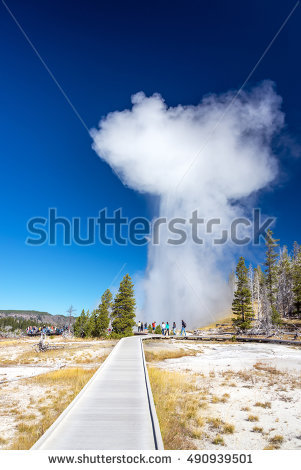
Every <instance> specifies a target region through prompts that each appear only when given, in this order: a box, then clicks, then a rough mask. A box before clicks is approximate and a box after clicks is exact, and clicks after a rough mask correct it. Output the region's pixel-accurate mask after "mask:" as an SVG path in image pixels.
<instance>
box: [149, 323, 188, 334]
mask: <svg viewBox="0 0 301 470" xmlns="http://www.w3.org/2000/svg"><path fill="white" fill-rule="evenodd" d="M186 326H187V325H186V323H185V322H184V320H182V324H181V333H180V336H182V335H183V334H184V336H186ZM152 330H153V333H155V330H156V322H155V321H154V322H153V323H152ZM170 330H171V327H170V325H169V322H168V321H167V322H166V323H165V322H164V321H163V322H162V324H161V334H162V335H163V336H169V335H170ZM172 334H173V335H176V334H177V324H176V322H173V324H172Z"/></svg>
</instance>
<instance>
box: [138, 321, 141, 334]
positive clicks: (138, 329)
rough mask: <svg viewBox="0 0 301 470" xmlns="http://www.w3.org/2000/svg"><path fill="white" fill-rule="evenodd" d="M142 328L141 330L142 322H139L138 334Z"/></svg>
mask: <svg viewBox="0 0 301 470" xmlns="http://www.w3.org/2000/svg"><path fill="white" fill-rule="evenodd" d="M140 328H141V321H138V333H139V331H140Z"/></svg>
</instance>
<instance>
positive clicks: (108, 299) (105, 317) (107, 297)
mask: <svg viewBox="0 0 301 470" xmlns="http://www.w3.org/2000/svg"><path fill="white" fill-rule="evenodd" d="M112 299H113V296H112V294H111V291H110V289H107V290H106V291H105V292H104V293H103V295H102V296H101V303H100V305H99V306H98V309H97V312H98V317H97V322H96V323H97V336H105V335H106V334H107V330H108V328H109V324H110V313H111V308H112Z"/></svg>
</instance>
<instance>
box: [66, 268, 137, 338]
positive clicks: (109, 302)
mask: <svg viewBox="0 0 301 470" xmlns="http://www.w3.org/2000/svg"><path fill="white" fill-rule="evenodd" d="M135 306H136V301H135V295H134V284H133V283H132V280H131V278H130V276H129V275H128V274H126V275H125V276H124V278H123V279H122V281H121V283H120V286H119V290H118V292H117V294H116V296H115V299H113V295H112V293H111V291H110V289H107V290H106V291H105V292H104V293H103V295H102V297H101V302H100V304H99V305H98V307H97V308H96V309H95V310H93V311H92V312H91V313H90V312H89V310H87V311H85V310H84V309H83V310H82V312H81V314H80V316H79V317H78V318H77V319H76V321H75V324H74V334H75V336H78V337H82V338H85V337H92V338H93V337H94V338H99V337H101V336H107V335H108V328H109V325H110V323H111V328H112V333H111V336H112V337H122V336H131V335H132V334H133V331H132V330H133V327H134V325H135V320H134V318H135Z"/></svg>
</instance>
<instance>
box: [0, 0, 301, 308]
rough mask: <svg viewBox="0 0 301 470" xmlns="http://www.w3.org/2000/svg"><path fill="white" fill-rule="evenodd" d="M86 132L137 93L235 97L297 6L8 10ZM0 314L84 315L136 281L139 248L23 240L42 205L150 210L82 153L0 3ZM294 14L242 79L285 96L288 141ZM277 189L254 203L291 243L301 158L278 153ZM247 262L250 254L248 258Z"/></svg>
mask: <svg viewBox="0 0 301 470" xmlns="http://www.w3.org/2000/svg"><path fill="white" fill-rule="evenodd" d="M6 3H7V5H8V6H9V8H10V9H11V10H12V12H13V13H14V15H15V16H16V18H17V19H18V21H19V22H20V24H21V25H22V27H23V28H24V30H25V31H26V33H27V34H28V36H29V37H30V39H31V40H32V42H33V44H34V45H35V46H36V48H37V49H38V51H39V53H40V54H41V56H42V57H43V59H44V60H45V62H46V63H47V65H48V66H49V68H50V69H51V70H52V72H53V74H54V75H55V77H56V79H57V80H58V82H59V83H60V84H61V86H62V87H63V89H64V90H65V92H66V93H67V94H68V96H69V97H70V99H71V101H72V102H73V104H74V106H75V107H76V108H77V109H78V111H79V113H80V115H81V116H82V118H83V119H84V121H85V122H86V124H87V126H88V128H91V127H94V126H96V125H97V123H98V121H99V119H100V118H101V117H102V116H104V115H105V114H107V113H108V112H110V111H114V110H118V109H120V110H121V109H124V108H125V107H129V106H130V96H131V95H132V94H133V93H135V92H137V91H140V90H143V91H144V92H145V93H146V94H152V93H154V92H159V93H161V94H162V95H163V97H164V98H165V100H166V102H167V104H168V105H172V106H173V105H177V104H178V103H182V104H197V103H198V102H199V101H200V99H201V97H202V96H203V95H204V94H206V93H209V92H217V93H219V92H224V91H227V90H228V89H235V88H239V87H240V86H241V85H242V83H243V82H244V80H245V78H246V77H247V75H248V73H249V72H250V70H251V69H252V67H253V66H254V65H255V63H256V62H257V60H258V59H259V57H260V56H261V54H262V53H263V51H264V49H265V48H266V46H267V45H268V43H269V42H270V40H271V39H272V37H273V36H274V34H275V33H276V32H277V30H278V28H279V27H280V25H281V23H282V22H283V21H284V19H285V18H286V16H287V15H288V14H289V12H290V10H291V9H292V8H293V6H294V4H295V3H296V2H295V1H291V0H288V1H287V2H282V1H276V2H275V1H274V0H273V1H272V0H271V1H270V0H265V1H264V2H263V1H261V0H252V1H244V2H242V1H239V0H237V1H234V0H229V1H227V2H225V1H224V0H210V1H209V0H207V1H201V0H187V1H185V2H183V1H170V0H169V1H164V0H160V1H156V0H155V1H145V2H141V1H139V2H138V1H137V2H135V1H126V2H124V1H114V0H113V1H110V2H106V1H102V0H98V1H97V0H85V1H83V0H81V1H74V0H72V1H71V0H51V1H48V0H44V1H43V2H40V1H38V0H35V1H32V0H29V1H26V2H24V1H20V0H7V1H6ZM0 9H1V15H0V31H1V44H2V47H1V50H0V61H1V76H0V80H1V86H0V100H1V118H0V119H1V143H0V146H1V147H0V152H1V161H0V197H1V207H0V215H1V231H0V237H1V238H0V242H1V243H0V260H1V262H0V308H6V309H10V308H19V309H37V310H44V311H49V312H50V313H55V314H57V313H64V312H65V310H66V309H67V308H68V306H69V305H70V304H71V303H72V304H73V305H74V306H75V307H76V309H77V312H80V310H81V309H82V308H83V307H85V308H91V307H93V306H95V303H96V302H97V300H98V298H99V296H100V295H101V293H102V292H103V291H104V290H105V289H106V288H107V287H108V286H109V285H110V284H111V283H112V281H113V279H114V277H115V276H116V274H117V273H118V271H119V270H120V268H121V267H122V266H123V264H124V263H127V265H126V267H125V269H124V270H123V272H122V273H121V274H120V276H119V278H118V279H116V280H115V283H114V284H115V285H117V284H118V282H119V281H120V279H121V277H122V275H123V274H125V273H126V272H129V274H130V275H133V276H134V278H135V276H142V275H143V272H144V270H145V267H146V261H147V250H146V247H133V246H131V245H129V246H127V247H120V246H118V245H114V246H112V247H104V246H101V245H99V244H97V245H96V246H92V247H79V246H76V245H72V246H68V247H64V246H63V244H62V243H61V242H60V243H58V245H57V246H47V245H44V246H41V247H32V246H27V245H26V244H25V239H26V237H27V230H26V222H27V220H28V219H29V218H30V217H33V216H47V213H48V208H49V207H56V208H57V210H58V213H59V214H61V215H65V216H67V217H70V218H72V217H75V216H78V217H82V218H83V220H85V219H86V217H88V216H91V217H94V216H97V214H98V211H99V210H100V209H101V208H103V207H108V210H109V211H113V210H114V209H117V208H119V207H123V212H124V213H125V214H126V215H127V216H129V217H134V216H140V215H145V216H149V217H150V216H152V215H153V214H154V211H155V209H154V206H153V201H151V200H150V199H149V198H147V197H146V196H143V195H139V194H138V193H136V192H134V191H132V190H130V189H127V188H125V187H124V186H123V185H122V183H121V182H120V181H119V180H118V179H117V177H116V176H115V175H114V174H113V173H112V171H111V170H110V168H109V167H108V166H107V165H106V164H105V163H103V162H102V161H101V160H100V159H99V158H98V157H97V156H96V154H95V153H94V152H93V150H92V149H91V139H90V137H89V135H88V133H87V132H86V130H85V129H84V127H83V126H82V124H81V123H80V121H79V120H78V118H77V117H76V116H75V114H74V113H73V111H72V109H71V108H70V106H69V104H68V103H67V102H66V100H65V99H64V97H63V96H62V94H61V92H60V91H59V89H58V88H57V86H56V85H55V84H54V82H53V81H52V79H51V78H50V76H49V74H48V73H47V71H46V70H45V68H44V67H43V66H42V64H41V62H40V61H39V60H38V58H37V56H36V55H35V53H34V52H33V50H32V49H31V47H30V46H29V44H28V43H27V42H26V40H25V38H24V37H23V35H22V33H21V32H20V31H19V29H18V28H17V26H16V24H15V23H14V21H13V20H12V18H11V17H10V16H9V14H8V13H7V11H6V9H5V8H4V6H3V5H2V4H0ZM300 15H301V6H299V7H298V8H297V10H296V11H295V13H294V14H293V16H292V17H291V19H290V20H289V22H288V24H287V25H286V26H285V28H284V30H283V31H282V32H281V33H280V35H279V37H278V38H277V39H276V41H275V43H274V44H273V46H272V47H271V49H270V51H269V52H268V54H267V55H266V57H265V58H264V59H263V61H262V63H261V64H260V65H259V67H258V68H257V69H256V71H255V73H254V74H253V76H252V78H251V80H250V85H252V84H255V83H257V82H259V81H261V80H263V79H271V80H273V81H274V82H275V83H276V85H277V91H278V93H279V94H280V95H281V96H282V97H283V110H284V112H285V114H286V125H287V132H289V134H290V135H291V136H293V137H294V138H295V139H296V142H297V143H298V134H299V131H300V109H301V106H300V104H301V103H300V92H299V87H300V83H301V80H300V78H301V77H300V67H301V66H300ZM281 161H282V163H281V173H280V177H279V181H278V183H277V185H275V189H274V190H270V191H269V192H266V191H265V192H262V194H261V195H260V198H259V205H260V206H261V207H262V210H263V212H264V213H266V214H270V215H273V216H276V217H277V224H276V227H275V232H276V235H277V237H278V238H280V239H281V242H282V243H285V244H288V245H289V246H290V245H291V244H292V243H293V241H294V240H295V239H297V240H298V237H299V236H300V228H301V226H300V225H301V224H300V217H299V215H300V196H299V194H300V170H301V160H300V158H292V157H291V156H289V155H282V156H281ZM299 241H300V237H299ZM252 256H253V258H254V257H256V255H252Z"/></svg>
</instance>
